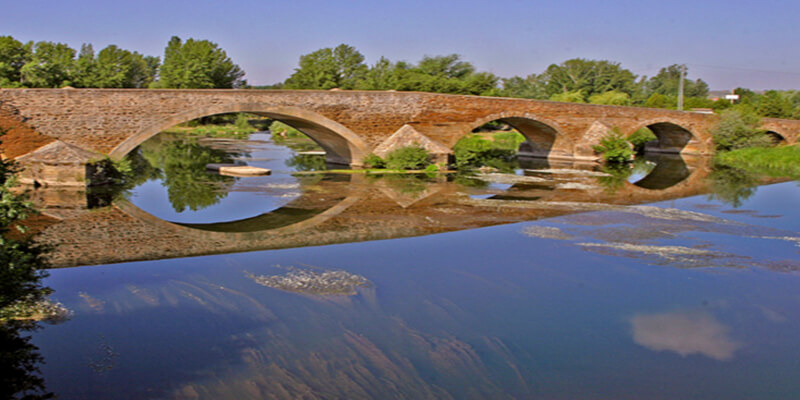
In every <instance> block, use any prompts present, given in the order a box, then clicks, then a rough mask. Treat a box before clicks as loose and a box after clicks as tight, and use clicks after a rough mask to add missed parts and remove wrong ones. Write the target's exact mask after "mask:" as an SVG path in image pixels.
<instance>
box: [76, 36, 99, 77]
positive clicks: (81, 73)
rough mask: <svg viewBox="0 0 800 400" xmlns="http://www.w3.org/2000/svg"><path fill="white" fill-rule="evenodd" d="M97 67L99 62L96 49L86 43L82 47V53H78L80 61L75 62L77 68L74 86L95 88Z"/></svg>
mask: <svg viewBox="0 0 800 400" xmlns="http://www.w3.org/2000/svg"><path fill="white" fill-rule="evenodd" d="M96 66H97V60H96V59H95V54H94V47H93V46H92V45H91V44H90V43H88V44H87V43H84V44H83V45H81V51H80V52H78V59H77V60H75V66H74V67H73V72H72V84H73V86H76V87H94V80H95V73H96V71H95V68H96Z"/></svg>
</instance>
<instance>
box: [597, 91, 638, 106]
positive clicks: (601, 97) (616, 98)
mask: <svg viewBox="0 0 800 400" xmlns="http://www.w3.org/2000/svg"><path fill="white" fill-rule="evenodd" d="M589 103H592V104H606V105H611V106H629V105H630V104H631V96H630V95H629V94H627V93H623V92H618V91H616V90H610V91H608V92H605V93H601V94H593V95H591V96H589Z"/></svg>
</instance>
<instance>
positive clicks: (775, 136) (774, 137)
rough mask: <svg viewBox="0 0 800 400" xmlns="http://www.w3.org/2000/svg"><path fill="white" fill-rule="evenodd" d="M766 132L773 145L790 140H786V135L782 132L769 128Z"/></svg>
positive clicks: (782, 143)
mask: <svg viewBox="0 0 800 400" xmlns="http://www.w3.org/2000/svg"><path fill="white" fill-rule="evenodd" d="M764 134H765V135H767V137H768V138H769V140H770V141H772V145H773V146H780V145H784V144H786V143H788V141H787V140H786V136H784V135H781V134H780V133H778V132H775V131H773V130H768V131H766V132H764Z"/></svg>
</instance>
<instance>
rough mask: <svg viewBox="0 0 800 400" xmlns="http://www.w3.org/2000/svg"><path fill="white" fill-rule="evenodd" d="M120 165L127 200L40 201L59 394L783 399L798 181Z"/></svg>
mask: <svg viewBox="0 0 800 400" xmlns="http://www.w3.org/2000/svg"><path fill="white" fill-rule="evenodd" d="M156 138H158V137H156ZM148 146H150V147H148ZM137 157H138V158H136V159H134V160H133V164H134V166H135V167H140V169H141V171H142V172H140V175H139V177H138V178H137V181H135V182H131V183H130V184H129V187H128V188H126V190H124V191H123V192H122V193H111V194H109V193H106V192H97V191H95V192H92V191H90V192H89V193H87V192H85V191H84V190H83V189H74V190H71V191H70V190H51V189H48V190H42V191H39V192H38V193H36V194H34V198H35V199H36V200H37V201H38V202H39V204H40V207H42V208H43V216H41V217H40V220H39V225H37V226H38V228H37V229H38V230H39V231H40V233H39V235H40V240H41V241H42V242H44V243H49V244H54V245H56V247H55V249H54V252H53V255H52V263H53V265H54V267H57V268H54V269H53V270H51V273H50V276H49V277H48V278H47V279H46V280H45V282H44V283H45V284H46V285H47V286H49V287H51V288H53V289H54V290H55V292H54V294H53V295H52V297H53V299H55V300H57V301H59V302H61V303H62V304H63V305H64V306H65V307H66V308H68V309H70V310H71V311H72V313H73V314H72V316H71V317H70V318H69V319H68V320H66V321H63V322H61V323H58V324H52V325H43V328H42V329H40V330H38V331H35V332H33V333H31V334H32V337H33V339H32V343H33V344H34V345H35V346H37V347H38V349H39V350H38V352H39V354H41V356H42V357H43V359H44V363H43V364H42V365H41V367H40V368H41V372H42V375H43V376H44V378H45V381H46V388H47V390H48V391H50V392H52V393H55V394H56V395H58V396H59V398H62V399H76V398H103V399H141V398H181V399H195V398H209V399H222V398H231V399H244V398H258V399H262V398H275V399H283V398H287V399H290V398H306V399H312V398H347V399H356V398H413V399H424V398H435V399H443V398H444V399H446V398H453V399H466V398H547V399H578V398H580V399H609V398H636V399H677V398H692V399H719V398H725V399H774V398H793V397H796V396H797V395H798V393H800V338H798V336H797V332H798V331H800V294H798V293H799V292H798V290H797V287H798V286H799V285H800V275H799V274H798V269H800V210H799V209H798V204H800V202H798V199H800V186H798V183H797V182H794V181H786V180H781V179H774V178H773V179H762V178H758V177H752V176H749V175H742V173H741V172H738V171H725V170H720V169H714V168H713V166H710V165H709V162H708V160H702V159H700V160H690V159H681V158H679V157H678V158H675V157H671V158H669V157H667V158H665V157H660V158H659V157H651V158H649V159H648V162H643V163H639V164H637V166H636V168H635V169H634V170H633V171H627V172H625V173H623V174H622V175H621V176H620V174H616V175H615V174H613V173H612V174H609V173H607V172H603V171H598V168H596V167H593V166H586V165H571V164H552V165H550V164H546V163H544V164H542V163H541V162H536V161H533V160H530V161H528V162H527V163H522V164H521V165H520V167H519V168H518V169H517V170H516V174H510V175H509V174H499V173H496V172H492V171H484V172H482V173H479V174H477V175H474V176H457V177H456V176H445V175H435V174H433V175H431V176H426V175H414V176H396V175H386V176H371V175H363V174H315V173H308V172H309V171H313V170H314V169H318V168H322V166H323V165H324V163H321V162H320V159H316V158H314V157H315V156H313V155H307V156H303V155H300V156H297V155H296V154H295V152H294V151H293V150H291V149H289V148H288V147H285V146H281V145H277V144H275V143H273V142H272V140H271V138H270V136H269V135H267V134H262V133H258V134H253V135H251V137H250V139H249V140H248V141H232V140H225V139H205V140H201V141H200V142H183V141H179V140H168V138H162V139H156V140H155V141H154V142H153V143H150V144H146V145H144V146H143V147H142V148H141V149H140V151H139V153H138V155H137ZM287 160H288V161H287ZM211 161H227V162H245V163H247V164H248V165H254V166H261V167H265V168H270V169H272V171H273V172H272V174H271V175H269V176H264V177H248V178H237V177H226V176H219V175H214V174H211V173H208V172H206V171H205V170H204V165H205V163H206V162H211ZM545 164H546V165H545ZM298 171H300V172H302V173H300V174H298Z"/></svg>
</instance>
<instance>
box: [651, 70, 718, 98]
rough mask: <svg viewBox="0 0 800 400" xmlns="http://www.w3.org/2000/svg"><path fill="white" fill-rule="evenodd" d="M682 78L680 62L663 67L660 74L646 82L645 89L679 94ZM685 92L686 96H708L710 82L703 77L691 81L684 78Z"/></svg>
mask: <svg viewBox="0 0 800 400" xmlns="http://www.w3.org/2000/svg"><path fill="white" fill-rule="evenodd" d="M680 79H681V66H680V65H678V64H674V65H670V66H669V67H666V68H661V70H659V71H658V74H656V75H655V76H653V77H651V78H650V79H648V80H647V81H646V82H645V90H646V91H647V93H649V94H653V93H658V94H663V95H666V96H677V95H678V86H679V85H680ZM683 85H684V86H683V94H684V96H685V97H707V96H708V84H707V83H705V82H704V81H703V80H702V79H697V80H696V81H690V80H688V79H686V78H684V81H683Z"/></svg>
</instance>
